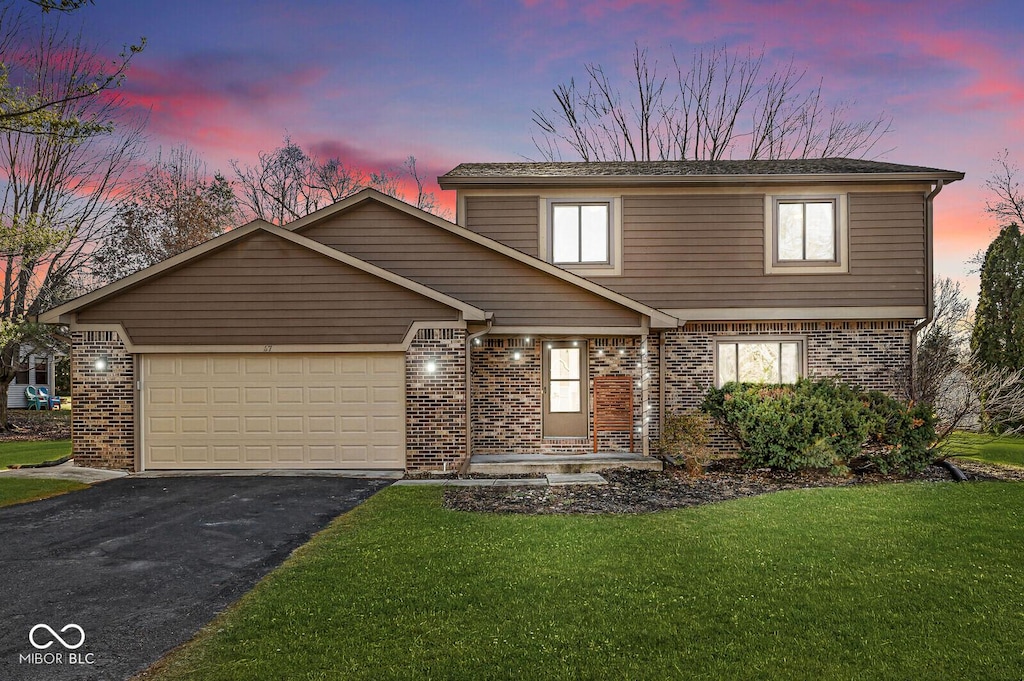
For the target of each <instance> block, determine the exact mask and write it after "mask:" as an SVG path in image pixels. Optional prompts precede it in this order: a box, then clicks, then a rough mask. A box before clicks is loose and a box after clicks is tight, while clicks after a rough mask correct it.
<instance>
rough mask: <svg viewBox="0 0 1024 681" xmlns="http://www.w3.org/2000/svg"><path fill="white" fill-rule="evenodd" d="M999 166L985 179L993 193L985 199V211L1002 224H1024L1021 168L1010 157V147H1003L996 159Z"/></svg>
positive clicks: (986, 185)
mask: <svg viewBox="0 0 1024 681" xmlns="http://www.w3.org/2000/svg"><path fill="white" fill-rule="evenodd" d="M994 163H995V164H996V166H997V168H996V170H995V171H993V173H992V174H991V175H990V176H989V177H988V179H987V180H985V187H986V188H987V189H988V190H989V191H990V192H991V193H992V196H991V198H988V199H986V200H985V212H986V213H988V214H990V215H994V216H995V217H996V219H997V220H998V221H999V224H1000V225H1006V224H1016V225H1024V191H1021V188H1020V180H1019V179H1018V176H1019V175H1020V168H1019V167H1018V166H1017V164H1016V163H1015V162H1014V161H1013V160H1011V159H1010V152H1009V150H1008V149H1003V150H1002V151H1001V152H1000V153H999V154H998V155H997V156H996V158H995V159H994Z"/></svg>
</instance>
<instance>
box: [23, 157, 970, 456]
mask: <svg viewBox="0 0 1024 681" xmlns="http://www.w3.org/2000/svg"><path fill="white" fill-rule="evenodd" d="M962 178H963V174H962V173H958V172H951V171H946V170H938V169H934V168H922V167H916V166H905V165H896V164H891V163H879V162H871V161H860V160H849V159H815V160H789V161H720V162H698V161H693V162H655V163H494V164H464V165H460V166H458V167H457V168H455V169H454V170H452V171H450V172H449V173H447V174H445V175H443V176H442V177H441V178H439V182H440V184H441V187H442V188H443V189H454V190H456V192H457V217H456V222H455V223H450V222H448V221H446V220H442V219H440V218H438V217H436V216H433V215H430V214H427V213H425V212H423V211H420V210H418V209H416V208H414V207H412V206H409V205H407V204H405V203H402V202H401V201H397V200H395V199H393V198H391V197H388V196H384V195H382V194H380V193H378V192H375V191H373V190H364V191H362V192H359V193H358V194H355V195H353V196H351V197H349V198H347V199H344V200H343V201H340V202H338V203H336V204H334V205H332V206H330V207H328V208H325V209H323V210H320V211H318V212H316V213H313V214H311V215H309V216H306V217H305V218H302V219H300V220H297V221H295V222H293V223H290V224H288V225H286V226H285V227H277V226H274V225H270V224H268V223H265V222H262V221H255V222H252V223H249V224H247V225H245V226H242V227H239V228H237V229H235V230H232V231H231V232H229V233H227V234H224V235H222V236H220V237H217V238H215V239H213V240H211V241H209V242H207V243H206V244H203V245H202V246H199V247H197V248H194V249H192V250H190V251H187V252H186V253H183V254H181V255H179V256H176V257H174V258H171V259H169V260H167V261H165V262H163V263H161V264H159V265H156V266H154V267H151V268H149V269H147V270H143V271H142V272H139V273H137V274H135V275H133V276H131V277H127V278H126V279H123V280H121V281H119V282H116V283H114V284H111V285H109V286H107V287H105V288H101V289H99V290H97V291H94V292H92V293H90V294H88V295H86V296H83V297H81V298H78V299H76V300H74V301H72V302H70V303H68V304H66V305H63V306H60V307H58V308H55V309H53V310H50V311H49V312H47V313H45V314H44V315H42V317H41V319H42V321H46V322H51V323H63V324H67V325H68V326H69V327H70V333H71V336H72V338H73V339H74V346H73V353H72V384H73V401H74V405H75V410H74V417H73V418H74V429H73V430H74V435H73V439H74V452H75V456H76V459H77V460H78V461H79V462H80V463H83V464H88V465H100V466H109V467H115V468H128V469H135V470H141V469H233V468H258V469H263V468H332V469H346V468H348V469H441V468H450V467H452V466H455V465H458V464H459V463H460V462H463V461H465V460H466V459H467V458H468V457H469V456H470V455H476V454H481V455H484V454H486V455H497V456H502V455H510V454H548V453H550V454H555V453H561V454H579V453H584V452H592V451H595V449H596V450H597V451H600V452H615V451H624V450H628V449H631V448H632V449H634V450H636V451H639V452H645V451H647V448H648V446H649V442H650V440H651V439H653V438H656V437H657V434H658V429H659V424H660V422H661V419H662V417H663V414H664V413H665V412H666V410H687V409H693V408H695V407H696V406H697V405H698V404H699V403H700V400H701V398H702V397H703V395H704V393H705V392H706V391H707V389H708V388H709V387H711V386H713V385H716V384H722V383H724V382H727V381H731V380H742V381H764V382H772V383H777V382H783V383H785V382H790V381H794V380H796V378H797V377H799V376H804V375H831V376H837V377H839V378H841V379H843V380H846V381H849V382H851V383H855V384H858V385H862V386H865V387H869V388H878V389H882V390H886V391H888V392H890V393H896V394H898V393H900V392H901V391H902V389H903V386H904V385H906V380H907V377H908V371H909V369H910V366H911V353H912V347H913V335H914V332H915V328H916V325H918V324H919V323H921V322H922V320H927V319H928V318H929V316H930V314H931V305H932V301H931V279H932V206H933V199H934V198H935V196H936V195H937V194H938V193H939V191H940V190H941V189H942V187H943V186H944V184H946V183H949V182H953V181H956V180H959V179H962Z"/></svg>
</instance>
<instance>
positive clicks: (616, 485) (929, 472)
mask: <svg viewBox="0 0 1024 681" xmlns="http://www.w3.org/2000/svg"><path fill="white" fill-rule="evenodd" d="M959 463H960V462H957V464H958V465H959ZM962 470H964V472H965V473H966V474H967V475H968V477H969V478H971V479H985V480H992V479H1024V469H1020V470H1018V469H1003V468H1002V467H1000V466H985V465H983V464H978V465H975V464H973V462H971V463H970V465H967V464H965V465H964V466H962ZM601 474H602V475H603V476H604V477H605V479H607V480H608V484H607V485H593V486H589V485H573V486H565V487H451V488H447V489H446V490H445V492H444V505H445V507H446V508H449V509H453V510H459V511H486V512H493V513H523V514H533V515H546V514H569V513H578V514H596V513H649V512H651V511H662V510H666V509H672V508H685V507H688V506H700V505H702V504H710V503H715V502H718V501H726V500H729V499H739V498H742V497H751V496H756V495H758V494H768V493H770V492H778V491H781V490H790V489H808V488H814V487H841V486H847V485H863V484H877V483H893V482H913V481H923V482H947V481H951V480H952V478H951V476H950V474H949V471H947V470H946V469H944V468H942V467H941V466H929V467H928V468H926V469H925V470H924V471H922V472H921V473H918V474H916V475H909V476H905V475H882V474H880V473H871V474H862V475H852V476H850V477H836V476H831V475H828V474H827V473H826V472H815V471H810V472H808V471H801V472H795V473H788V472H784V471H772V470H769V469H766V468H762V469H755V470H750V469H745V468H743V465H742V463H741V462H740V461H739V460H738V459H720V460H718V461H714V462H712V463H711V465H709V466H708V469H707V472H706V473H705V474H704V475H703V476H702V477H700V478H691V477H688V476H687V475H686V474H685V473H684V472H682V471H681V470H677V469H666V470H664V471H661V472H654V471H635V470H626V469H614V470H606V471H602V473H601ZM1015 475H1019V476H1020V477H1014V476H1015Z"/></svg>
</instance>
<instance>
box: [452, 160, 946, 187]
mask: <svg viewBox="0 0 1024 681" xmlns="http://www.w3.org/2000/svg"><path fill="white" fill-rule="evenodd" d="M963 177H964V174H963V173H961V172H956V171H952V170H942V169H940V168H927V167H924V166H911V165H902V164H899V163H886V162H883V161H865V160H863V159H853V158H807V159H777V160H767V159H756V160H725V161H640V162H630V161H588V162H571V161H570V162H562V161H558V162H543V163H463V164H461V165H459V166H456V167H455V168H454V169H452V170H450V171H448V172H447V173H445V174H444V175H442V176H440V177H439V178H437V180H438V183H439V184H440V185H441V188H442V189H458V188H460V187H473V186H500V185H516V186H522V185H545V186H550V187H556V186H567V185H619V186H628V185H635V184H658V185H672V184H679V185H693V184H727V183H743V182H748V183H759V184H771V183H782V182H785V183H793V182H798V181H807V182H849V181H851V180H861V181H904V182H907V181H915V182H934V181H938V180H942V181H944V182H955V181H956V180H962V179H963Z"/></svg>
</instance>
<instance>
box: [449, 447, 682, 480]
mask: <svg viewBox="0 0 1024 681" xmlns="http://www.w3.org/2000/svg"><path fill="white" fill-rule="evenodd" d="M606 468H632V469H635V470H643V471H660V470H661V469H662V464H661V461H660V460H659V459H655V458H654V457H651V456H644V455H642V454H630V453H628V452H598V453H596V454H474V455H473V456H472V457H471V458H470V459H469V468H468V469H467V471H466V472H467V473H483V474H486V475H523V474H530V475H546V474H548V473H595V472H597V471H600V470H604V469H606Z"/></svg>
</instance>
